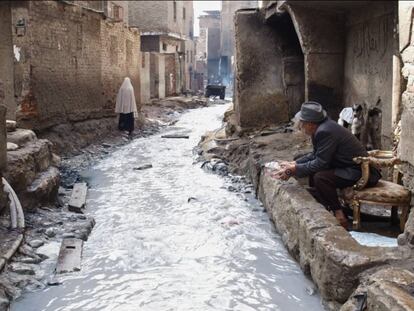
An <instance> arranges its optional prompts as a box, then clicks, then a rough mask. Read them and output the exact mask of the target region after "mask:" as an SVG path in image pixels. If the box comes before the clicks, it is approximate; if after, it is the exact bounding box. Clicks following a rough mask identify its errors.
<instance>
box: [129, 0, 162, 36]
mask: <svg viewBox="0 0 414 311" xmlns="http://www.w3.org/2000/svg"><path fill="white" fill-rule="evenodd" d="M169 2H170V1H131V2H129V8H128V14H129V16H128V18H129V25H130V26H134V27H138V28H140V29H141V31H143V32H145V31H168V3H169Z"/></svg>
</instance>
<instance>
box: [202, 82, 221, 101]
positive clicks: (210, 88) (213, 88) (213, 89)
mask: <svg viewBox="0 0 414 311" xmlns="http://www.w3.org/2000/svg"><path fill="white" fill-rule="evenodd" d="M225 94H226V86H225V85H219V84H208V85H207V86H206V93H205V96H206V97H210V96H212V95H214V96H220V99H224V96H225Z"/></svg>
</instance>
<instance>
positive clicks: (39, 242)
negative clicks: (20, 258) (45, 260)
mask: <svg viewBox="0 0 414 311" xmlns="http://www.w3.org/2000/svg"><path fill="white" fill-rule="evenodd" d="M28 244H29V245H30V247H32V248H38V247H40V246H42V245H44V244H45V242H43V241H42V240H32V241H30V242H29V243H28Z"/></svg>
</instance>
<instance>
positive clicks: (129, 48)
mask: <svg viewBox="0 0 414 311" xmlns="http://www.w3.org/2000/svg"><path fill="white" fill-rule="evenodd" d="M101 42H102V43H101V51H102V55H101V59H102V92H103V93H102V95H103V97H104V98H103V105H104V110H105V111H107V112H108V113H109V114H110V113H112V112H113V109H114V107H115V106H114V102H115V98H116V94H117V93H118V90H119V87H120V86H121V84H122V82H123V81H124V78H125V77H129V78H130V79H131V83H132V85H133V86H134V91H135V99H136V101H137V105H138V109H139V103H140V88H141V86H140V80H139V78H140V77H139V71H140V66H141V63H140V59H141V57H140V39H139V33H138V31H137V30H129V29H128V28H127V27H124V26H123V25H122V24H120V23H107V22H103V23H102V26H101Z"/></svg>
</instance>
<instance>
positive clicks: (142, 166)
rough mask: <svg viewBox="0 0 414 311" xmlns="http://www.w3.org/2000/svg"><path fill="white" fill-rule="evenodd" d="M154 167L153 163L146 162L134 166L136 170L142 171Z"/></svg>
mask: <svg viewBox="0 0 414 311" xmlns="http://www.w3.org/2000/svg"><path fill="white" fill-rule="evenodd" d="M149 168H152V164H144V165H141V166H138V167H134V171H142V170H146V169H149Z"/></svg>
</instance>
